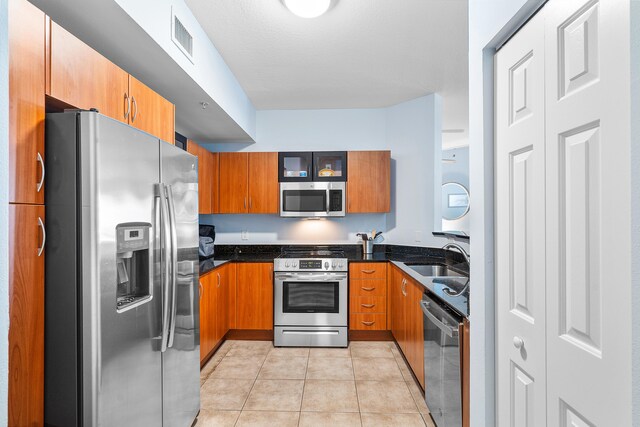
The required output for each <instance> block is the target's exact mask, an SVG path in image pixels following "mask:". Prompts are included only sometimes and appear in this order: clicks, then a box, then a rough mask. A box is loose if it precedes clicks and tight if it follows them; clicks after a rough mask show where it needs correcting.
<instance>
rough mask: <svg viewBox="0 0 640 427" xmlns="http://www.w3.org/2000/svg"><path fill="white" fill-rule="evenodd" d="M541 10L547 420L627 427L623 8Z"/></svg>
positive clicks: (605, 1)
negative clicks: (545, 240) (545, 204)
mask: <svg viewBox="0 0 640 427" xmlns="http://www.w3.org/2000/svg"><path fill="white" fill-rule="evenodd" d="M545 9H546V10H545V16H546V18H545V19H546V27H547V28H546V34H545V37H546V111H547V113H546V116H547V124H546V147H547V148H546V165H547V178H546V188H547V190H546V200H547V262H546V264H547V266H546V269H547V406H548V414H549V415H548V425H549V426H563V427H564V426H576V427H583V426H602V427H606V426H620V427H624V426H631V380H630V379H631V359H630V358H631V345H630V342H631V325H630V322H631V312H630V307H631V306H630V296H631V258H630V255H631V241H630V234H631V229H630V212H631V188H630V183H631V175H630V161H629V156H630V134H629V132H630V126H629V124H630V121H629V114H630V95H629V93H630V86H629V84H630V83H629V79H630V77H629V67H630V65H629V52H630V49H629V1H628V0H601V1H593V0H591V1H585V0H552V1H551V2H550V3H549V4H548V5H547V6H545ZM636 66H640V64H636ZM636 194H637V193H636Z"/></svg>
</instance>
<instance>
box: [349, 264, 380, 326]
mask: <svg viewBox="0 0 640 427" xmlns="http://www.w3.org/2000/svg"><path fill="white" fill-rule="evenodd" d="M349 329H350V330H352V331H384V330H387V264H386V263H384V262H372V263H364V262H363V263H355V262H354V263H351V264H349Z"/></svg>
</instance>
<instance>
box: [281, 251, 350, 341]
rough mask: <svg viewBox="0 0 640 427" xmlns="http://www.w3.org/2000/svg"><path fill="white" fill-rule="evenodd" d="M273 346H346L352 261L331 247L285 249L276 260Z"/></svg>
mask: <svg viewBox="0 0 640 427" xmlns="http://www.w3.org/2000/svg"><path fill="white" fill-rule="evenodd" d="M273 263H274V269H273V270H274V291H273V294H274V307H273V313H274V345H275V346H276V347H307V346H308V347H346V346H347V345H348V339H347V320H348V317H347V306H348V304H347V297H348V289H347V286H348V274H347V271H348V262H347V259H346V258H345V255H344V253H343V252H341V251H339V250H332V249H331V248H322V249H319V248H287V249H285V250H283V252H282V254H281V255H280V256H279V257H278V258H276V259H275V260H274V262H273Z"/></svg>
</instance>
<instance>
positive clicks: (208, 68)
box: [115, 0, 255, 138]
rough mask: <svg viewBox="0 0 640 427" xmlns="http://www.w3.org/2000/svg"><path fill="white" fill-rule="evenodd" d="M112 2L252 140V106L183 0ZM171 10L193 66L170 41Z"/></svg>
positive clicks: (253, 116) (253, 129)
mask: <svg viewBox="0 0 640 427" xmlns="http://www.w3.org/2000/svg"><path fill="white" fill-rule="evenodd" d="M115 1H116V2H117V3H118V4H119V5H120V7H121V8H122V9H123V10H124V11H125V12H126V13H127V14H129V16H131V18H133V19H134V20H135V21H136V22H137V23H138V25H140V27H142V28H143V29H144V30H145V31H146V32H147V33H148V34H149V35H150V36H151V37H152V38H153V39H154V41H155V42H156V43H158V45H160V47H162V48H163V49H164V50H165V51H166V52H167V53H168V54H169V55H170V56H171V57H172V58H173V60H174V61H176V63H178V65H180V67H182V69H184V70H185V71H186V72H187V73H188V74H189V75H190V76H191V78H192V79H193V80H194V81H195V82H196V83H197V84H198V85H200V87H202V88H203V89H204V90H205V91H206V92H207V93H208V94H209V95H210V96H211V98H212V99H213V100H214V101H215V102H216V103H217V104H218V105H220V107H222V109H223V110H224V111H225V112H226V113H227V114H229V116H231V118H233V119H234V120H235V121H236V122H237V123H238V124H239V125H240V126H241V127H242V129H244V131H245V132H247V134H249V136H251V137H252V138H253V137H254V135H255V108H254V107H253V104H252V103H251V101H250V100H249V98H248V96H247V95H246V94H245V92H244V90H243V89H242V87H241V86H240V83H239V82H238V80H237V79H236V77H235V76H234V75H233V73H232V72H231V70H230V69H229V67H228V66H227V64H226V63H225V62H224V59H223V58H222V56H221V55H220V53H219V52H218V51H217V49H216V48H215V46H214V45H213V44H212V43H211V41H210V40H209V37H208V36H207V34H206V33H205V31H204V29H203V28H202V27H201V26H200V24H199V23H198V21H197V19H196V18H195V16H194V15H193V13H192V12H191V10H190V9H189V7H188V6H187V5H186V3H185V2H184V1H183V0H136V1H129V0H115ZM172 8H174V10H175V13H176V14H177V16H178V18H179V19H180V20H181V21H182V22H183V23H184V25H185V26H186V27H187V29H188V31H189V32H190V33H191V34H192V35H193V37H194V46H193V51H194V57H197V58H198V60H197V62H196V64H193V63H192V62H191V61H190V60H189V59H188V58H187V57H186V56H185V55H184V54H183V53H182V51H181V50H180V49H179V48H178V47H177V46H176V45H175V43H174V42H173V40H172V39H171V34H172V31H171V20H170V17H171V10H172ZM195 102H199V100H196V101H195Z"/></svg>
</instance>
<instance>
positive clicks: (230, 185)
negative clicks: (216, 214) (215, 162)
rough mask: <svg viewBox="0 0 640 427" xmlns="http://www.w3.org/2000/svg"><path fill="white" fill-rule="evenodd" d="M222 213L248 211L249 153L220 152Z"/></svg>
mask: <svg viewBox="0 0 640 427" xmlns="http://www.w3.org/2000/svg"><path fill="white" fill-rule="evenodd" d="M219 186H220V213H247V212H248V202H249V201H248V200H247V199H248V195H247V193H248V186H249V155H248V153H220V183H219Z"/></svg>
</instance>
